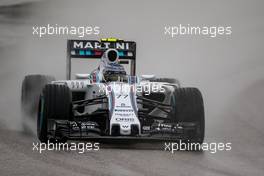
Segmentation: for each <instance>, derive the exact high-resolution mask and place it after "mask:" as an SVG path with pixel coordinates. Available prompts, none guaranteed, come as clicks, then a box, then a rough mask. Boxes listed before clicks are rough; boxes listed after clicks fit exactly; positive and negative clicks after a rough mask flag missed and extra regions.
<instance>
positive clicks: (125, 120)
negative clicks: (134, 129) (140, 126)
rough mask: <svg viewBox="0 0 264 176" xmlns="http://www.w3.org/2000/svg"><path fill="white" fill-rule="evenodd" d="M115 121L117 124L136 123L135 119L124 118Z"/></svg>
mask: <svg viewBox="0 0 264 176" xmlns="http://www.w3.org/2000/svg"><path fill="white" fill-rule="evenodd" d="M115 120H116V121H117V122H134V121H135V120H134V118H122V117H120V118H116V119H115Z"/></svg>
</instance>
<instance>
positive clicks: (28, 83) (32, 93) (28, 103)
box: [21, 75, 55, 134]
mask: <svg viewBox="0 0 264 176" xmlns="http://www.w3.org/2000/svg"><path fill="white" fill-rule="evenodd" d="M51 81H55V78H54V77H52V76H46V75H27V76H25V78H24V80H23V82H22V88H21V111H22V116H23V120H22V127H23V130H24V132H26V133H28V134H32V133H33V131H35V130H33V129H32V128H33V127H34V126H35V125H34V124H35V122H36V118H35V117H36V114H37V110H38V101H39V95H40V93H41V91H42V89H43V87H44V86H45V85H46V84H48V83H51Z"/></svg>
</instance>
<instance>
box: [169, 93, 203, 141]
mask: <svg viewBox="0 0 264 176" xmlns="http://www.w3.org/2000/svg"><path fill="white" fill-rule="evenodd" d="M173 102H174V105H173V107H174V109H173V111H174V113H173V114H174V115H173V120H174V121H177V122H179V123H181V122H194V123H196V124H197V130H196V131H195V132H194V133H192V134H190V141H192V142H195V143H202V142H203V140H204V126H205V122H204V104H203V98H202V94H201V92H200V91H199V90H198V89H197V88H178V89H175V91H174V101H173Z"/></svg>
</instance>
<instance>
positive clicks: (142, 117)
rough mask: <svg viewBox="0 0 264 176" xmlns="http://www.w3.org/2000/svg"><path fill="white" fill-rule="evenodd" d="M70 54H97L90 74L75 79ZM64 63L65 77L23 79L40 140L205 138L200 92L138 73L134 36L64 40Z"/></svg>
mask: <svg viewBox="0 0 264 176" xmlns="http://www.w3.org/2000/svg"><path fill="white" fill-rule="evenodd" d="M72 59H83V60H87V61H92V60H96V59H98V61H99V64H98V67H97V68H96V69H95V70H94V71H92V72H90V73H89V74H85V73H82V74H76V75H75V77H76V79H71V77H72V73H71V68H72V66H71V65H72ZM66 65H67V68H66V69H67V75H66V77H67V80H57V81H55V79H54V78H53V77H52V76H45V75H28V76H26V77H25V79H24V81H23V84H22V110H23V113H24V114H25V116H27V117H28V116H32V114H36V116H37V135H38V138H39V140H40V141H41V142H47V141H48V140H55V141H66V140H67V139H70V140H71V139H88V140H99V141H100V140H102V141H103V140H109V141H115V140H117V141H119V140H120V141H121V140H125V141H129V140H130V141H140V140H143V141H146V140H152V141H160V140H161V141H162V140H163V141H174V140H175V141H176V140H183V141H188V142H195V143H202V142H203V139H204V123H205V122H204V105H203V98H202V95H201V92H200V91H199V90H198V89H197V88H185V87H180V84H179V82H178V81H177V80H176V79H172V78H157V77H155V76H154V75H142V76H136V75H135V72H136V43H135V42H133V41H124V40H118V39H115V38H108V39H102V40H100V41H96V40H68V42H67V64H66ZM125 66H126V67H127V68H128V71H127V70H126V69H125ZM128 72H130V73H128Z"/></svg>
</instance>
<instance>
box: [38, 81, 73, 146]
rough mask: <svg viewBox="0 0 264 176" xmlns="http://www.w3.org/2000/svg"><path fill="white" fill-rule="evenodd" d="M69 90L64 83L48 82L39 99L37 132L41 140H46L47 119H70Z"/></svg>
mask: <svg viewBox="0 0 264 176" xmlns="http://www.w3.org/2000/svg"><path fill="white" fill-rule="evenodd" d="M71 101H72V96H71V91H70V89H69V88H68V87H67V86H66V85H55V84H48V85H46V86H45V87H44V89H43V92H42V94H41V96H40V100H39V108H38V120H37V133H38V138H39V140H40V141H41V142H47V140H48V130H49V124H48V120H49V119H55V120H70V119H71V115H72V113H71V110H72V108H71Z"/></svg>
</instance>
